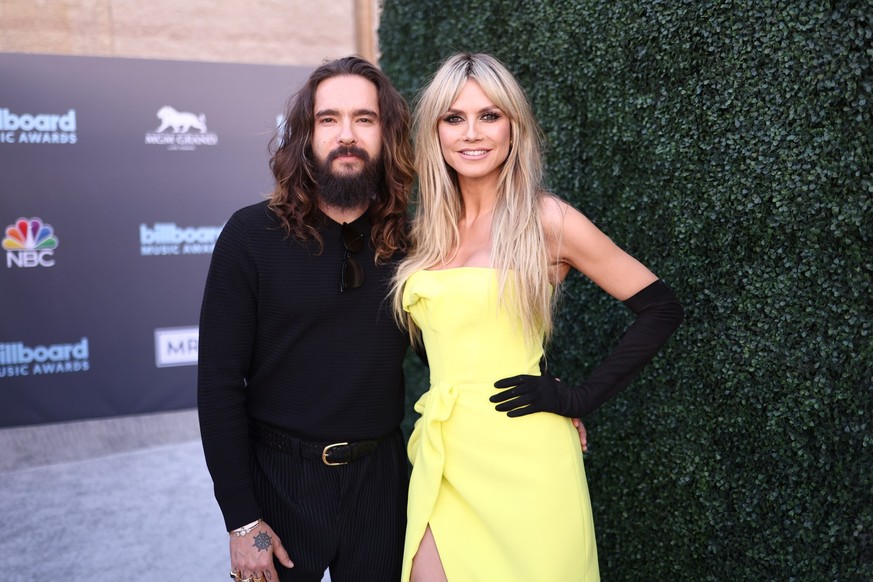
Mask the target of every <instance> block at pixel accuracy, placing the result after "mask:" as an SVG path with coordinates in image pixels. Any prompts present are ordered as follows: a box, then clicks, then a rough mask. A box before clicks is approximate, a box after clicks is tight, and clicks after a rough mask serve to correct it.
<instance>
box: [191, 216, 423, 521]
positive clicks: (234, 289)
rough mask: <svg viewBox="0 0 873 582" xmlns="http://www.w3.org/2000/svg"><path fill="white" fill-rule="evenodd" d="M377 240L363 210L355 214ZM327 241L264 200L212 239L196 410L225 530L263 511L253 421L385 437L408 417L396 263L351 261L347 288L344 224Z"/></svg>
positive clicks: (341, 435) (317, 437) (312, 435)
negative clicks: (294, 229)
mask: <svg viewBox="0 0 873 582" xmlns="http://www.w3.org/2000/svg"><path fill="white" fill-rule="evenodd" d="M351 224H352V226H353V227H355V228H356V229H357V230H358V231H360V232H362V233H364V237H365V240H366V241H369V239H370V221H369V219H368V217H367V215H366V213H365V214H364V216H362V217H361V218H359V219H357V220H356V221H354V222H353V223H351ZM320 232H321V235H322V237H323V239H324V249H323V251H322V252H321V253H320V254H319V248H318V245H317V244H315V243H310V244H306V245H304V244H302V243H300V242H298V241H296V240H295V239H294V238H289V237H287V236H286V231H285V230H284V228H282V226H281V224H280V222H279V220H278V219H277V217H276V216H275V214H274V213H273V212H272V211H271V210H270V209H269V208H268V207H267V204H266V202H262V203H259V204H255V205H252V206H248V207H246V208H243V209H241V210H239V211H237V212H236V213H235V214H234V215H233V216H232V217H231V218H230V220H229V221H228V222H227V224H226V225H225V227H224V229H223V231H222V233H221V235H220V236H219V238H218V241H217V242H216V245H215V249H214V251H213V255H212V263H211V265H210V268H209V275H208V277H207V281H206V290H205V293H204V296H203V306H202V310H201V314H200V354H199V367H198V386H197V395H198V408H199V415H200V431H201V436H202V439H203V449H204V452H205V455H206V463H207V466H208V468H209V472H210V474H211V475H212V479H213V481H214V483H215V497H216V499H217V500H218V504H219V506H220V507H221V510H222V513H223V514H224V519H225V523H226V525H227V528H228V530H230V529H233V528H236V527H239V526H241V525H243V524H246V523H249V522H251V521H254V520H255V519H257V518H259V517H261V514H260V509H259V507H258V504H257V501H256V500H255V497H254V493H253V491H252V486H251V476H250V472H249V471H250V469H249V454H250V453H249V435H248V419H249V418H255V419H259V420H263V421H266V422H269V423H272V424H274V425H278V426H280V427H284V428H286V429H287V430H288V431H289V432H291V433H293V434H296V435H297V436H299V437H301V438H304V439H307V440H312V441H329V442H338V441H354V440H359V439H370V438H376V437H380V436H383V435H385V434H387V433H389V432H391V431H392V430H394V429H395V428H397V427H398V426H399V424H400V422H401V420H402V418H403V398H404V382H403V370H402V362H403V358H404V355H405V353H406V349H407V346H408V340H407V336H406V334H405V333H404V332H402V331H400V330H399V329H398V328H397V326H396V324H395V322H394V320H393V319H392V317H391V313H390V305H389V303H388V301H387V299H386V297H387V295H388V284H389V281H390V278H391V275H392V274H393V271H394V267H395V264H394V263H390V264H387V265H384V264H383V265H376V264H375V263H374V253H373V249H372V248H370V245H369V244H368V245H367V246H366V247H365V248H364V250H362V251H361V252H359V253H356V254H355V255H354V258H355V259H357V261H358V262H359V263H360V264H361V266H362V267H363V269H364V283H363V285H362V286H361V287H358V288H354V289H346V290H345V292H340V273H341V265H342V261H343V254H344V247H343V244H342V237H341V225H339V224H337V223H336V222H334V221H332V220H331V219H330V218H327V217H325V219H324V225H323V226H322V227H321V228H320Z"/></svg>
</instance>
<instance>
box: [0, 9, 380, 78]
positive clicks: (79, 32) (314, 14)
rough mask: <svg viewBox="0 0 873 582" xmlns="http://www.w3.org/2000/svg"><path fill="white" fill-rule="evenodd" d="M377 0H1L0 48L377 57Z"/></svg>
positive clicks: (308, 60)
mask: <svg viewBox="0 0 873 582" xmlns="http://www.w3.org/2000/svg"><path fill="white" fill-rule="evenodd" d="M377 24H378V0H143V1H139V0H0V52H11V53H21V52H24V53H44V54H59V55H87V56H106V57H132V58H148V59H170V60H186V61H212V62H231V63H260V64H271V65H303V66H308V65H318V64H320V63H321V62H322V61H323V60H325V59H330V58H336V57H340V56H345V55H348V54H352V53H357V54H361V55H363V56H365V57H367V58H369V59H371V60H375V59H376V58H377V55H376V54H375V50H376V49H375V47H376V41H375V34H376V27H377Z"/></svg>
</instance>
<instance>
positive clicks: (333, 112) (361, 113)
mask: <svg viewBox="0 0 873 582" xmlns="http://www.w3.org/2000/svg"><path fill="white" fill-rule="evenodd" d="M339 116H340V112H339V110H337V109H322V110H321V111H317V112H316V113H315V117H339ZM352 117H379V114H378V113H376V112H375V111H373V110H372V109H355V110H354V111H352Z"/></svg>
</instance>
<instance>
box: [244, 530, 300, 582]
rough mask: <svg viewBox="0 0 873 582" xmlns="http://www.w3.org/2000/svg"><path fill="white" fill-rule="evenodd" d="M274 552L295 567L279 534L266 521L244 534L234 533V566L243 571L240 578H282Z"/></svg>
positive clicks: (285, 563) (273, 579) (275, 581)
mask: <svg viewBox="0 0 873 582" xmlns="http://www.w3.org/2000/svg"><path fill="white" fill-rule="evenodd" d="M273 556H276V559H277V560H279V562H281V563H282V565H283V566H285V567H286V568H293V567H294V562H292V561H291V558H290V557H289V556H288V552H286V551H285V548H284V547H283V546H282V542H281V541H280V540H279V536H277V535H276V533H275V532H274V531H273V528H271V527H270V526H269V525H267V524H266V523H265V522H263V521H261V523H259V524H258V526H257V527H256V528H254V529H253V530H252V531H250V532H249V533H247V534H246V535H244V536H230V570H231V572H232V573H235V574H238V575H239V577H238V578H237V579H238V580H245V579H246V578H249V579H253V580H257V579H259V578H260V579H263V580H266V581H267V582H278V580H279V574H278V573H277V572H276V568H275V567H274V566H273Z"/></svg>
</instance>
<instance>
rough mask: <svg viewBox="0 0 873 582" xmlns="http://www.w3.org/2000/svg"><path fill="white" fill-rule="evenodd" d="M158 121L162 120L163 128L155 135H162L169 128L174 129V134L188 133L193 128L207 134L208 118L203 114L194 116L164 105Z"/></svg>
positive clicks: (156, 131)
mask: <svg viewBox="0 0 873 582" xmlns="http://www.w3.org/2000/svg"><path fill="white" fill-rule="evenodd" d="M158 119H160V120H161V126H160V127H159V128H157V129H156V130H155V133H161V132H162V131H164V130H165V129H167V128H168V127H171V128H173V133H187V132H188V130H189V129H191V128H192V127H193V128H194V129H199V130H200V133H206V116H205V115H203V114H202V113H201V114H200V115H194V114H193V113H187V112H185V111H176V110H175V109H173V108H172V107H170V106H169V105H164V106H163V107H161V108H160V109H158Z"/></svg>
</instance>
